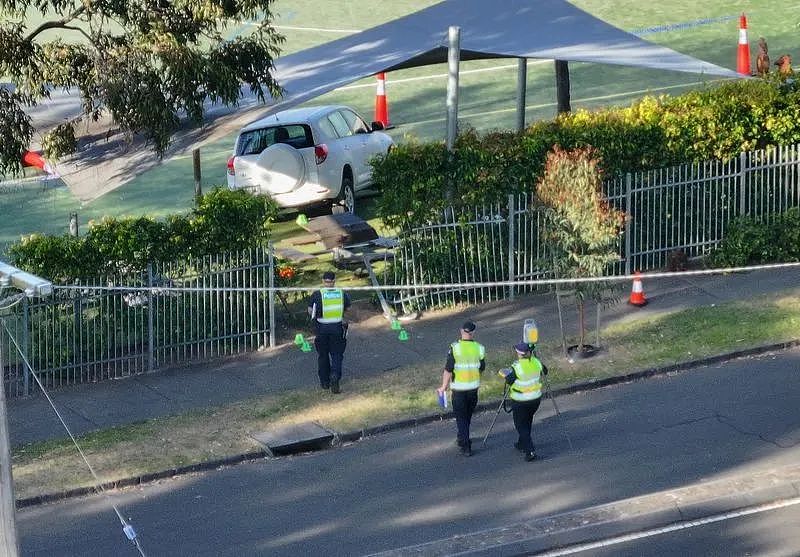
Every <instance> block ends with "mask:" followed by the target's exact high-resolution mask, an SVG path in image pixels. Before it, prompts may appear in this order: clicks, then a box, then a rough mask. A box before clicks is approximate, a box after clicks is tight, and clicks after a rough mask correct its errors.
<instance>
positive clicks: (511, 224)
mask: <svg viewBox="0 0 800 557" xmlns="http://www.w3.org/2000/svg"><path fill="white" fill-rule="evenodd" d="M515 221H516V216H515V215H514V194H513V193H510V194H508V280H509V281H512V280H514V278H516V277H515V276H514V274H515V269H514V264H515V263H516V261H515V260H514V240H516V238H515V235H516V229H515V226H516V222H515ZM508 299H509V300H513V299H514V285H513V284H512V285H510V286H509V287H508Z"/></svg>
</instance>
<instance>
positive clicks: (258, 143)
mask: <svg viewBox="0 0 800 557" xmlns="http://www.w3.org/2000/svg"><path fill="white" fill-rule="evenodd" d="M315 167H316V165H315V163H314V141H313V137H312V133H311V128H310V127H309V126H308V125H307V124H277V125H273V126H268V127H265V128H259V129H256V130H248V131H244V132H242V133H241V135H240V136H239V140H238V141H237V143H236V159H235V162H234V171H235V173H236V176H235V178H236V179H235V183H236V186H237V187H239V188H248V189H253V190H256V191H262V192H264V193H269V194H273V195H275V194H281V193H287V192H289V191H292V190H293V189H296V188H298V187H300V186H301V185H302V184H303V183H305V182H306V181H308V180H316V168H315Z"/></svg>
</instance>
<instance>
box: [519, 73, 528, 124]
mask: <svg viewBox="0 0 800 557" xmlns="http://www.w3.org/2000/svg"><path fill="white" fill-rule="evenodd" d="M527 91H528V59H527V58H520V59H519V60H517V131H518V132H521V131H522V130H524V129H525V98H526V96H527Z"/></svg>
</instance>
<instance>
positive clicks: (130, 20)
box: [0, 0, 284, 174]
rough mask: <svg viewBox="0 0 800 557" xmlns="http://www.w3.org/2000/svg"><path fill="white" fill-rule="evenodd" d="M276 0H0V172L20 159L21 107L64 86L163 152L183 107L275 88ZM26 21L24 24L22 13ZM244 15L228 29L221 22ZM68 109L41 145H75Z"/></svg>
mask: <svg viewBox="0 0 800 557" xmlns="http://www.w3.org/2000/svg"><path fill="white" fill-rule="evenodd" d="M273 2H274V0H177V1H168V0H0V81H10V86H9V85H5V86H3V85H0V174H3V173H13V172H16V171H19V170H20V168H21V162H20V158H21V156H22V153H23V152H24V151H25V150H26V149H28V147H29V144H30V142H31V140H32V139H33V136H34V132H35V130H34V128H33V125H32V122H31V118H30V116H29V115H28V114H27V113H26V109H28V108H30V107H33V106H35V105H36V104H37V103H39V102H41V101H42V100H43V99H47V98H48V97H49V95H50V93H51V91H54V90H59V89H64V90H67V89H68V90H70V91H71V92H72V93H73V94H76V95H79V96H80V100H81V109H82V115H81V116H82V117H84V118H89V119H91V120H93V121H96V120H98V119H99V118H100V117H101V116H102V115H103V114H104V113H107V114H108V115H110V116H111V118H113V121H114V124H115V126H116V127H118V128H119V130H120V131H122V132H124V133H125V134H128V135H131V136H132V135H134V134H137V135H139V136H141V137H143V138H144V139H145V140H146V141H147V142H148V143H149V144H150V145H152V148H153V149H154V150H155V152H156V153H157V154H159V155H163V153H164V151H165V150H166V148H167V146H168V145H169V142H170V138H171V137H172V136H173V134H174V133H175V131H176V130H177V128H178V126H179V124H180V121H181V119H182V118H188V119H189V120H191V121H193V122H194V123H198V124H199V123H200V122H202V119H203V114H204V111H205V108H206V107H207V106H208V104H210V103H214V104H223V105H225V106H234V105H236V104H237V102H238V100H239V99H240V98H241V95H242V88H243V87H244V88H249V90H250V92H251V93H252V94H253V95H254V96H255V97H257V98H258V99H259V100H260V101H262V102H264V101H265V100H267V98H268V97H276V96H279V95H280V93H281V89H280V87H279V85H278V83H277V82H276V81H275V79H274V78H273V76H272V71H273V69H274V66H273V61H274V58H275V57H276V56H277V55H278V53H279V47H280V45H281V44H282V43H283V40H284V39H283V37H282V36H281V35H279V34H278V33H277V32H276V31H275V29H274V28H273V27H272V26H271V23H272V19H273V14H272V12H271V10H270V7H271V4H272V3H273ZM32 21H36V23H31V24H29V23H28V22H32ZM242 21H247V22H252V26H249V25H248V27H247V29H248V32H247V33H246V34H241V35H239V36H236V37H234V38H226V33H228V32H229V28H238V27H240V26H242ZM77 121H78V119H77V118H76V119H74V120H71V121H67V122H64V123H62V124H60V125H58V126H57V127H55V128H54V129H51V130H47V131H46V133H44V134H43V137H42V147H43V149H44V151H45V155H46V156H47V157H51V158H58V157H60V156H63V155H65V154H68V153H71V152H74V151H75V150H76V148H77V141H76V133H75V125H76V123H77Z"/></svg>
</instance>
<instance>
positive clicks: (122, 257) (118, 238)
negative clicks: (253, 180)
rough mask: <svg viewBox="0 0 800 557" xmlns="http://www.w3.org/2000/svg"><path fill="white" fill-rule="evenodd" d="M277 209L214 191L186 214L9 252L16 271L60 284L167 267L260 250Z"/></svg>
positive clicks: (108, 225) (30, 239) (27, 242)
mask: <svg viewBox="0 0 800 557" xmlns="http://www.w3.org/2000/svg"><path fill="white" fill-rule="evenodd" d="M277 214H278V208H277V206H276V205H275V202H274V201H272V200H271V199H270V198H268V197H264V196H255V195H252V194H249V193H247V192H245V191H241V190H238V191H230V190H228V189H225V188H216V189H214V190H212V191H210V192H209V193H207V194H205V195H203V196H202V198H201V199H200V200H199V202H198V205H197V207H196V208H195V209H194V210H192V212H190V213H189V214H188V215H172V216H170V217H168V218H167V219H166V220H164V221H157V220H155V219H152V218H150V217H136V218H130V217H129V218H104V219H102V220H101V221H100V222H97V223H90V227H89V231H88V233H87V234H86V235H85V236H82V237H79V238H75V237H72V236H68V235H62V236H45V235H38V234H34V235H31V236H27V237H25V238H23V239H22V240H21V241H20V242H18V243H16V244H14V245H12V246H11V248H10V249H9V253H10V255H11V260H12V262H13V263H14V265H16V266H17V267H19V268H21V269H24V270H26V271H28V272H30V273H33V274H36V275H40V276H43V277H48V278H49V279H50V280H53V281H59V282H71V281H74V280H75V279H86V278H89V277H98V276H108V275H113V274H116V273H120V272H124V273H128V272H141V271H144V270H146V269H147V264H148V263H154V262H168V261H176V260H180V259H186V258H189V257H199V256H203V255H212V254H217V253H223V252H228V251H236V250H242V249H247V248H250V247H256V246H258V245H262V244H263V243H264V242H265V241H266V240H267V239H268V238H269V223H270V222H272V221H274V220H275V217H276V216H277Z"/></svg>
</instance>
